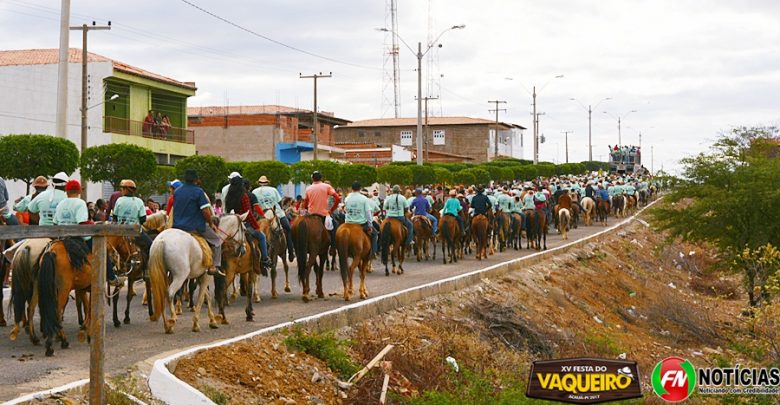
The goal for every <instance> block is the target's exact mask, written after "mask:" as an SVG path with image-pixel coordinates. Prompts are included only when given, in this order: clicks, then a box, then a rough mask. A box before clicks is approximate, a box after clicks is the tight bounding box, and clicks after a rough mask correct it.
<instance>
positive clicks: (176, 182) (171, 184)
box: [168, 179, 181, 188]
mask: <svg viewBox="0 0 780 405" xmlns="http://www.w3.org/2000/svg"><path fill="white" fill-rule="evenodd" d="M180 186H181V181H179V179H173V181H169V182H168V187H173V188H179V187H180Z"/></svg>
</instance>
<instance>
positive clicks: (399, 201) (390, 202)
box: [384, 184, 414, 245]
mask: <svg viewBox="0 0 780 405" xmlns="http://www.w3.org/2000/svg"><path fill="white" fill-rule="evenodd" d="M384 208H385V212H386V214H385V217H386V218H395V219H397V220H399V221H401V223H402V224H404V226H406V241H405V242H404V244H405V245H412V244H414V241H413V240H412V238H413V237H414V225H412V221H410V220H409V219H408V218H406V209H407V208H409V202H408V201H407V200H406V198H404V196H402V195H401V187H399V186H398V185H397V184H396V185H394V186H393V195H391V196H388V197H387V198H386V199H385V207H384Z"/></svg>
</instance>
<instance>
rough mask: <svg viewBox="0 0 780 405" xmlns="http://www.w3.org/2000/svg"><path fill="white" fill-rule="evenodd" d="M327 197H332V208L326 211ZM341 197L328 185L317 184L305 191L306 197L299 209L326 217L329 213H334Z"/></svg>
mask: <svg viewBox="0 0 780 405" xmlns="http://www.w3.org/2000/svg"><path fill="white" fill-rule="evenodd" d="M328 196H333V207H332V208H331V209H330V210H328ZM339 202H341V197H339V193H337V192H336V190H334V189H333V187H331V186H330V184H327V183H322V182H317V183H314V184H312V185H311V186H309V187H308V188H307V189H306V197H304V199H303V204H301V208H308V209H309V212H311V213H312V214H317V215H322V216H323V217H324V216H327V215H328V212H329V211H334V210H336V208H338V206H339Z"/></svg>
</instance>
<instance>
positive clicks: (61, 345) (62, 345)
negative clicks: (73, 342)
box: [60, 334, 84, 349]
mask: <svg viewBox="0 0 780 405" xmlns="http://www.w3.org/2000/svg"><path fill="white" fill-rule="evenodd" d="M79 342H84V338H82V337H81V334H79ZM69 347H70V343H68V341H67V340H63V341H62V342H60V349H67V348H69Z"/></svg>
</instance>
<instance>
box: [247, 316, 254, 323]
mask: <svg viewBox="0 0 780 405" xmlns="http://www.w3.org/2000/svg"><path fill="white" fill-rule="evenodd" d="M246 321H247V322H254V321H255V318H253V317H251V316H247V317H246Z"/></svg>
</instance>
